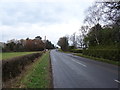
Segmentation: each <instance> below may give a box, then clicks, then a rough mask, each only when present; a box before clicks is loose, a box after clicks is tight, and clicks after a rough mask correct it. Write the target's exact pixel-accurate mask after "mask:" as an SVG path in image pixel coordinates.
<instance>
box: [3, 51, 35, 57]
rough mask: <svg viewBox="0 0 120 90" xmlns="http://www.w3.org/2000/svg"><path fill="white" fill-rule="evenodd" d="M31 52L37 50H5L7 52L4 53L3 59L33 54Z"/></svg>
mask: <svg viewBox="0 0 120 90" xmlns="http://www.w3.org/2000/svg"><path fill="white" fill-rule="evenodd" d="M31 53H35V52H5V53H2V59H9V58H13V57H17V56H22V55H26V54H31Z"/></svg>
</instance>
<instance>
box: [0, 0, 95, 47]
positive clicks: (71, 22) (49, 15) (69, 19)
mask: <svg viewBox="0 0 120 90" xmlns="http://www.w3.org/2000/svg"><path fill="white" fill-rule="evenodd" d="M94 1H95V0H0V36H1V37H0V42H6V41H7V40H11V39H18V40H19V39H26V38H28V37H29V38H31V39H33V38H35V37H36V36H41V37H42V38H43V39H44V37H45V36H46V38H47V39H48V40H50V41H51V42H52V43H54V44H55V45H56V44H57V42H58V40H59V38H60V37H63V36H65V35H71V34H73V33H74V32H78V31H79V29H80V27H81V25H83V20H84V18H85V10H86V9H87V8H88V7H89V6H91V5H92V4H93V3H94Z"/></svg>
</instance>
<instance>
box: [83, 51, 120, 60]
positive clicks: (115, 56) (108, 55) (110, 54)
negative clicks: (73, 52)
mask: <svg viewBox="0 0 120 90" xmlns="http://www.w3.org/2000/svg"><path fill="white" fill-rule="evenodd" d="M83 54H84V55H88V56H92V57H98V58H104V59H109V60H114V61H119V57H120V50H116V49H114V50H110V49H109V50H104V49H102V50H96V49H88V50H83Z"/></svg>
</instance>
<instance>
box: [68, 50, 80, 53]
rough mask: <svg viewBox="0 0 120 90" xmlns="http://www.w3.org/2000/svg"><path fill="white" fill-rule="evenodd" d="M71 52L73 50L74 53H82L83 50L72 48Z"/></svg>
mask: <svg viewBox="0 0 120 90" xmlns="http://www.w3.org/2000/svg"><path fill="white" fill-rule="evenodd" d="M70 52H73V53H82V50H81V49H71V50H70Z"/></svg>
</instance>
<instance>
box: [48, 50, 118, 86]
mask: <svg viewBox="0 0 120 90" xmlns="http://www.w3.org/2000/svg"><path fill="white" fill-rule="evenodd" d="M50 55H51V63H52V73H53V84H54V88H118V85H119V84H120V81H119V80H118V67H117V66H114V65H111V64H107V63H103V62H99V61H95V60H90V59H87V58H83V57H79V56H74V55H72V54H67V53H62V52H59V51H57V50H52V51H51V52H50Z"/></svg>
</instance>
